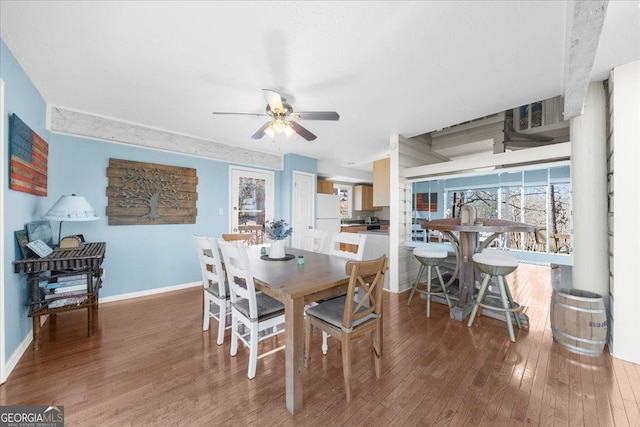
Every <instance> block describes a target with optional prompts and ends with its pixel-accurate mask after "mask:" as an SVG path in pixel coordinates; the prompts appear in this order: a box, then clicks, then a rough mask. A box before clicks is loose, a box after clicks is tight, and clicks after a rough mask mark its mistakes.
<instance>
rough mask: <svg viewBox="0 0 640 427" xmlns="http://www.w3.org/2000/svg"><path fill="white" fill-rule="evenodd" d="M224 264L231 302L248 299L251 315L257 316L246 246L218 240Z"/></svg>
mask: <svg viewBox="0 0 640 427" xmlns="http://www.w3.org/2000/svg"><path fill="white" fill-rule="evenodd" d="M218 244H219V245H220V250H221V251H222V257H223V258H224V265H225V268H226V270H227V278H228V281H229V289H230V291H231V303H232V304H235V303H237V302H238V300H239V299H242V298H244V299H247V300H249V310H250V313H251V317H252V318H254V319H257V318H258V306H257V303H256V290H255V286H254V283H253V274H252V272H251V265H250V263H249V256H248V253H247V249H248V248H247V246H246V245H243V244H240V243H239V242H238V241H232V242H227V241H225V240H223V239H221V240H219V241H218Z"/></svg>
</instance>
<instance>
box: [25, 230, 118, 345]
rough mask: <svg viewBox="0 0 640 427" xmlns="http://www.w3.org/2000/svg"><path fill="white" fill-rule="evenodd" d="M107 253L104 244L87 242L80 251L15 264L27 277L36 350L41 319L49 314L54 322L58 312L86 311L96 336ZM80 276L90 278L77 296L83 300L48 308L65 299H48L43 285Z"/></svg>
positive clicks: (63, 251) (64, 251) (57, 251)
mask: <svg viewBox="0 0 640 427" xmlns="http://www.w3.org/2000/svg"><path fill="white" fill-rule="evenodd" d="M105 250H106V243H104V242H94V243H85V244H83V245H82V246H80V247H79V248H77V249H55V250H54V251H53V252H51V253H50V254H49V255H47V256H46V257H44V258H39V257H31V258H27V259H21V260H17V261H14V262H13V266H14V272H15V273H26V274H27V285H28V286H29V317H31V318H32V320H33V349H34V350H38V349H39V348H40V316H44V315H49V316H50V322H54V321H55V316H56V314H57V313H60V312H64V311H71V310H79V309H82V308H86V309H87V334H88V335H89V336H91V335H93V325H94V323H95V319H94V317H95V315H96V313H97V309H98V293H99V289H100V288H101V287H102V282H101V279H100V277H101V275H102V269H101V265H102V262H103V261H104V254H105ZM77 275H86V279H87V289H86V291H85V292H80V293H77V294H75V295H74V296H75V297H78V298H79V299H80V300H82V301H81V302H79V303H75V304H70V305H62V306H58V307H55V308H51V307H49V304H50V303H51V302H52V301H55V300H56V299H62V298H64V296H62V295H61V296H60V297H58V298H53V299H45V298H44V296H43V295H42V292H41V291H40V282H41V281H43V282H44V281H47V282H49V281H51V280H54V279H59V278H64V277H68V276H77ZM84 297H86V298H84Z"/></svg>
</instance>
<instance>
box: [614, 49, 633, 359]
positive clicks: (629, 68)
mask: <svg viewBox="0 0 640 427" xmlns="http://www.w3.org/2000/svg"><path fill="white" fill-rule="evenodd" d="M610 81H611V84H613V91H612V96H611V102H612V110H613V116H612V118H611V120H612V124H613V126H612V127H613V129H614V134H613V138H614V140H615V145H614V150H613V165H614V166H613V171H614V177H615V179H614V182H613V194H614V195H615V202H616V204H615V207H614V210H615V215H614V216H613V230H614V233H615V234H614V238H613V253H614V254H615V256H614V257H613V258H612V260H613V261H612V262H613V268H612V271H613V277H614V279H615V281H612V282H611V283H612V288H611V295H612V297H611V312H612V313H611V314H612V317H613V318H614V322H613V328H612V339H613V342H614V344H613V355H614V356H615V357H618V358H620V359H624V360H628V361H631V362H634V363H640V340H639V339H638V327H639V326H640V320H639V318H638V315H637V313H638V309H639V307H640V278H639V277H638V260H639V259H640V220H639V215H638V214H639V213H640V204H639V203H638V199H639V194H640V190H639V188H638V186H639V185H640V168H638V164H640V149H639V148H638V147H639V145H640V120H639V118H640V61H636V62H632V63H630V64H626V65H623V66H620V67H617V68H615V69H614V70H613V71H612V72H611V78H610Z"/></svg>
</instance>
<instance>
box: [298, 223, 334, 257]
mask: <svg viewBox="0 0 640 427" xmlns="http://www.w3.org/2000/svg"><path fill="white" fill-rule="evenodd" d="M328 237H329V233H328V232H327V230H317V229H315V228H310V229H308V230H304V231H303V232H302V238H301V246H302V248H301V249H303V250H305V251H311V252H325V246H327V238H328Z"/></svg>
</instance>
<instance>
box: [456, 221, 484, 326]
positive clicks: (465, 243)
mask: <svg viewBox="0 0 640 427" xmlns="http://www.w3.org/2000/svg"><path fill="white" fill-rule="evenodd" d="M477 242H478V237H477V233H465V232H461V233H460V259H459V263H460V265H459V272H458V286H459V296H458V304H457V305H455V306H454V307H451V312H450V317H451V318H452V319H455V320H460V321H462V320H464V319H465V318H466V317H467V316H468V315H469V313H471V310H472V309H473V292H474V288H475V277H474V268H473V254H474V253H475V248H476V245H477Z"/></svg>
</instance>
